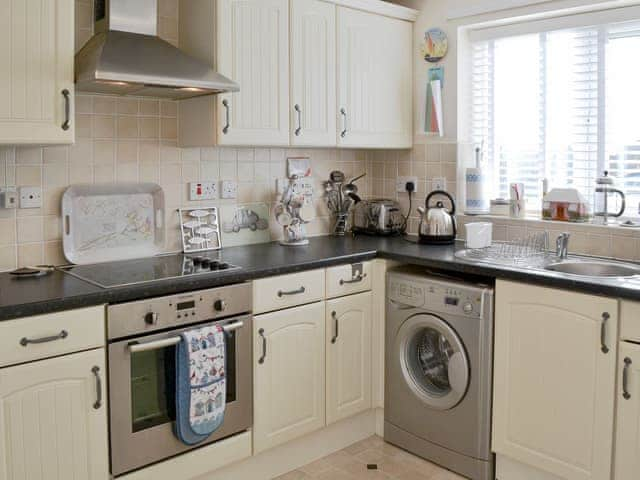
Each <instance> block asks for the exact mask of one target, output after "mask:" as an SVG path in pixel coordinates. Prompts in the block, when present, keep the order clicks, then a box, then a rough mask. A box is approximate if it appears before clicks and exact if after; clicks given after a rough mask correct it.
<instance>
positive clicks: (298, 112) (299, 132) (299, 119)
mask: <svg viewBox="0 0 640 480" xmlns="http://www.w3.org/2000/svg"><path fill="white" fill-rule="evenodd" d="M293 109H294V110H295V111H296V113H297V114H298V128H296V130H295V132H293V133H295V135H296V137H299V136H300V134H301V133H302V109H301V108H300V105H298V104H297V103H296V105H295V106H294V107H293Z"/></svg>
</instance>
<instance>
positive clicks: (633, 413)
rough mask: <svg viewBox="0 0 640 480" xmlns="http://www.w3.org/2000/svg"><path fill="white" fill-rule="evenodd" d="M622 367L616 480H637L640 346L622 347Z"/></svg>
mask: <svg viewBox="0 0 640 480" xmlns="http://www.w3.org/2000/svg"><path fill="white" fill-rule="evenodd" d="M619 363H620V365H619V368H618V371H619V373H618V376H619V379H618V385H620V387H619V389H618V390H619V393H618V414H617V415H618V426H617V429H616V431H617V439H616V453H615V472H616V473H615V479H616V480H637V478H638V472H640V345H638V344H634V343H626V342H624V343H620V360H619ZM625 370H626V372H625ZM625 378H626V380H625Z"/></svg>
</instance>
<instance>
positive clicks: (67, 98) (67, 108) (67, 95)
mask: <svg viewBox="0 0 640 480" xmlns="http://www.w3.org/2000/svg"><path fill="white" fill-rule="evenodd" d="M62 96H63V97H64V122H63V123H62V130H64V131H67V130H69V128H70V127H71V92H69V90H67V89H66V88H65V89H64V90H62Z"/></svg>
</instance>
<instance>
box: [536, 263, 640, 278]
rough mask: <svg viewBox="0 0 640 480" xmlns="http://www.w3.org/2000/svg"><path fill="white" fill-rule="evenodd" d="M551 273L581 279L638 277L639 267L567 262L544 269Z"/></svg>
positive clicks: (618, 264)
mask: <svg viewBox="0 0 640 480" xmlns="http://www.w3.org/2000/svg"><path fill="white" fill-rule="evenodd" d="M544 269H545V270H550V271H553V272H559V273H567V274H570V275H579V276H581V277H618V278H619V277H632V276H634V275H640V266H636V265H631V264H629V263H619V262H608V261H606V260H580V261H576V260H567V261H563V262H557V263H552V264H550V265H547V266H545V267H544Z"/></svg>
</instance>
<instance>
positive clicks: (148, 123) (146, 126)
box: [139, 117, 175, 139]
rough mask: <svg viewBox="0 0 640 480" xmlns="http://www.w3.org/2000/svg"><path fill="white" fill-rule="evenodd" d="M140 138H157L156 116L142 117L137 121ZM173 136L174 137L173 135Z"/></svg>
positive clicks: (158, 123)
mask: <svg viewBox="0 0 640 480" xmlns="http://www.w3.org/2000/svg"><path fill="white" fill-rule="evenodd" d="M139 126H140V138H145V139H146V138H159V137H160V121H159V120H158V118H156V117H142V118H140V122H139ZM173 138H175V137H173Z"/></svg>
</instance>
